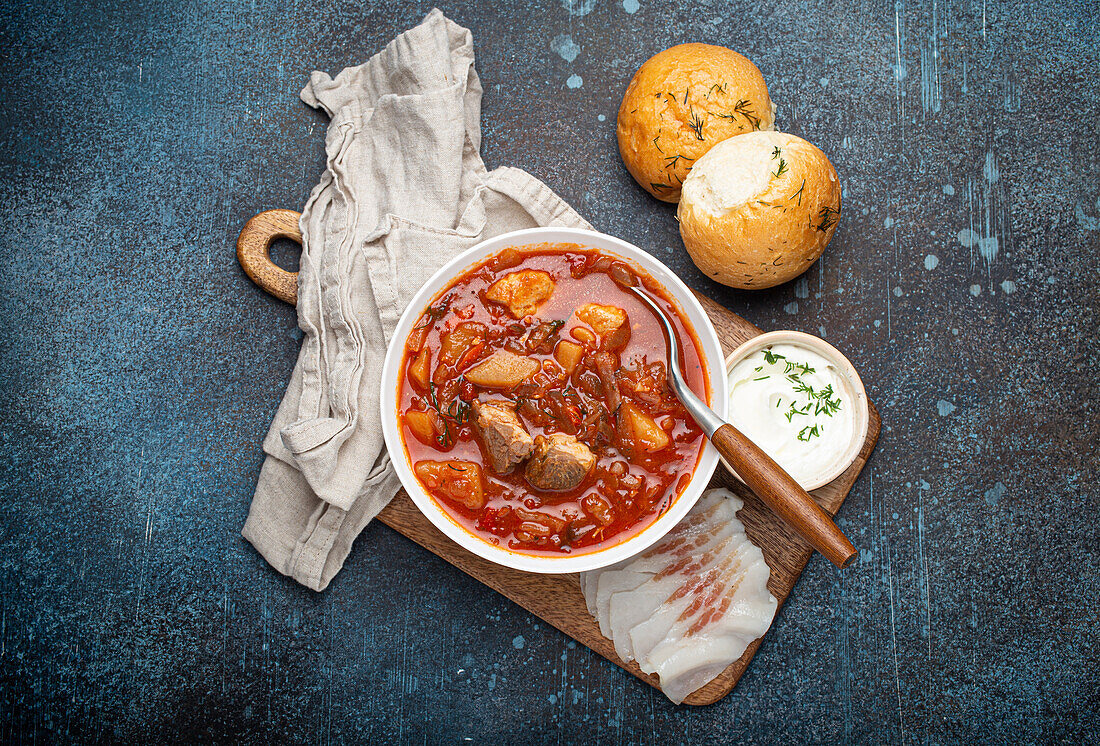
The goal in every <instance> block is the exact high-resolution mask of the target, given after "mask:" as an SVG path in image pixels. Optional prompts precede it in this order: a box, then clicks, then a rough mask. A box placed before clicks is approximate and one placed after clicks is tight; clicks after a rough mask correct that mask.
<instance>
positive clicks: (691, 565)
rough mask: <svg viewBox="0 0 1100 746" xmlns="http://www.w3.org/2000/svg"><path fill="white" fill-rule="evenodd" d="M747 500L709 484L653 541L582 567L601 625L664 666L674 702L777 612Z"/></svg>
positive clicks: (647, 664) (622, 648)
mask: <svg viewBox="0 0 1100 746" xmlns="http://www.w3.org/2000/svg"><path fill="white" fill-rule="evenodd" d="M740 508H741V501H740V500H739V499H737V498H736V497H734V496H733V495H732V494H731V493H730V492H728V491H726V490H711V491H710V492H708V493H706V494H704V495H703V497H701V498H700V500H699V502H698V503H697V504H696V505H695V507H694V508H692V510H691V512H690V513H688V515H687V516H686V517H685V518H684V520H683V521H681V523H680V524H679V525H678V526H676V527H675V528H673V529H672V531H670V532H669V533H668V534H667V535H666V536H664V537H663V538H662V539H661V540H660V541H659V542H657V543H656V544H655V545H654V546H653V547H651V548H650V549H648V550H646V551H645V552H643V553H642V554H640V555H638V556H637V557H633V558H631V559H628V560H625V561H623V562H620V563H619V564H618V565H615V566H614V567H611V568H607V569H604V570H596V571H592V572H590V573H585V574H584V575H582V580H581V583H582V588H583V590H584V593H585V600H586V601H587V603H588V605H589V610H590V611H593V612H594V615H595V617H596V619H597V621H599V623H600V631H601V632H602V633H603V634H604V635H605V636H607V637H609V638H610V639H611V641H612V642H613V643H614V644H615V650H616V652H617V653H618V654H619V656H620V657H621V658H622V659H623V660H637V661H638V664H639V666H640V667H641V669H642V670H643V671H645V672H647V673H656V674H657V675H658V676H659V677H660V680H661V689H662V691H664V693H665V694H666V695H667V696H668V698H669V699H671V700H672V701H673V702H676V703H680V702H682V701H683V700H684V698H685V697H687V696H688V695H690V694H691V693H692V692H694V691H696V690H697V689H699V688H700V687H702V686H704V685H705V684H706V683H707V682H709V681H710V680H712V679H713V678H714V677H715V676H717V675H718V674H720V673H721V672H722V671H723V670H724V669H725V668H726V667H727V666H729V665H730V664H731V663H732V662H733V661H735V660H737V659H738V658H739V657H741V655H743V654H744V652H745V649H746V648H747V647H748V646H749V645H750V644H752V641H753V640H755V639H757V638H758V637H760V636H761V635H762V634H764V633H765V632H766V631H767V630H768V627H769V626H770V625H771V622H772V619H773V618H774V616H775V610H776V607H777V605H778V604H777V603H776V600H775V598H773V597H772V595H771V593H769V592H768V589H767V583H768V578H769V577H770V575H771V571H770V569H769V568H768V565H767V563H766V562H765V561H764V556H763V554H762V553H761V551H760V549H759V548H758V547H756V546H755V545H754V544H753V543H752V542H751V541H750V540H749V538H748V536H747V535H746V534H745V529H744V526H743V525H742V524H741V522H740V521H739V520H738V519H737V516H736V511H737V510H739V509H740ZM585 576H587V577H585Z"/></svg>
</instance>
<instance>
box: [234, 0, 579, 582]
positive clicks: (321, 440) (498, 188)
mask: <svg viewBox="0 0 1100 746" xmlns="http://www.w3.org/2000/svg"><path fill="white" fill-rule="evenodd" d="M473 65H474V49H473V39H472V37H471V35H470V32H469V31H468V30H467V29H464V28H462V27H460V26H458V25H457V24H455V23H454V22H452V21H451V20H449V19H448V18H446V17H445V16H444V15H443V14H442V13H441V12H440V11H439V10H438V9H436V10H433V11H432V12H431V13H429V14H428V15H427V17H426V18H425V19H424V21H423V22H422V23H421V24H420V25H419V26H417V27H416V28H413V29H411V30H409V31H406V32H405V33H403V34H401V35H400V36H398V37H397V38H396V39H394V40H393V41H392V42H390V44H389V45H388V46H387V47H386V48H385V49H384V50H382V51H381V52H379V53H378V54H376V55H375V56H374V57H372V58H371V59H370V60H369V61H368V62H367V63H365V64H363V65H360V66H359V67H352V68H347V69H346V70H344V71H343V72H341V73H340V74H339V75H337V76H336V78H335V79H333V78H330V77H329V76H328V75H325V74H324V73H320V72H315V73H313V76H312V79H311V80H310V83H309V85H307V86H306V88H305V90H303V91H302V100H304V101H305V102H306V103H307V104H309V105H310V106H313V107H317V108H321V109H324V110H325V111H326V112H327V113H328V114H329V116H330V117H331V118H332V119H331V122H330V124H329V128H328V136H327V138H326V143H325V149H326V152H327V156H328V167H327V169H326V170H325V173H324V175H323V176H322V177H321V183H320V184H318V185H317V187H316V188H315V189H314V190H313V193H312V194H311V195H310V199H309V202H308V203H307V204H306V207H305V210H304V211H303V212H302V218H301V228H302V237H303V242H302V257H301V262H300V271H299V274H298V325H299V326H300V327H301V328H302V331H303V332H305V337H304V340H303V342H302V349H301V352H300V353H299V355H298V362H297V365H296V366H295V368H294V373H293V374H292V376H291V379H290V385H289V387H288V388H287V392H286V396H285V397H284V398H283V401H282V404H281V405H280V406H279V410H278V412H277V413H276V415H275V421H274V422H273V423H272V425H271V429H270V430H269V431H268V434H267V438H266V439H265V440H264V452H265V453H266V454H267V458H266V460H265V461H264V465H263V468H262V470H261V472H260V478H259V482H258V484H257V485H256V494H255V497H254V498H253V500H252V507H251V510H250V511H249V514H248V519H247V521H246V522H245V525H244V531H243V534H244V537H245V538H246V539H248V540H249V541H250V542H252V544H253V546H255V547H256V549H258V550H259V552H260V553H261V554H262V555H263V556H264V558H265V559H266V560H267V561H268V562H269V563H271V565H272V566H273V567H274V568H275V569H277V570H278V571H279V572H281V573H283V574H285V575H289V576H290V577H292V578H294V579H295V580H297V581H298V582H299V583H302V584H303V585H306V586H308V587H310V588H313V589H315V590H322V589H323V588H325V587H326V586H327V585H328V584H329V581H331V580H332V578H333V576H334V575H335V574H336V573H337V572H338V571H339V570H340V567H341V566H342V565H343V563H344V559H345V558H346V557H347V555H348V552H349V551H350V549H351V544H352V542H353V541H354V539H355V537H356V536H357V535H358V534H359V532H360V531H362V530H363V527H364V526H365V525H366V524H367V523H368V522H369V521H370V520H371V519H372V518H373V517H374V516H375V515H377V514H378V512H379V511H380V510H381V509H382V508H383V507H385V506H386V504H387V503H388V502H389V501H390V500H391V499H392V498H393V496H394V494H395V493H396V492H397V490H398V488H399V487H400V485H399V483H398V480H397V476H396V474H395V473H394V471H393V469H392V468H391V467H390V463H389V457H388V455H387V454H386V448H385V444H384V443H383V440H382V428H381V424H380V421H379V417H380V414H379V381H380V379H381V370H382V361H383V358H384V357H385V352H386V344H387V342H388V341H389V337H390V335H391V334H392V332H393V329H394V327H395V326H396V324H397V320H398V318H399V317H400V315H401V312H402V311H403V310H404V308H405V305H406V304H407V303H408V301H409V299H410V298H411V297H412V295H413V293H415V292H416V291H417V290H418V289H419V288H420V287H421V285H422V284H423V283H424V282H425V281H426V280H427V279H428V278H429V277H430V276H431V275H432V273H433V272H434V271H435V270H436V269H438V268H439V267H440V266H441V265H442V264H444V263H445V262H446V261H447V260H448V259H450V258H451V257H453V256H454V255H455V254H457V253H459V252H461V251H463V250H464V249H467V248H469V247H471V246H473V245H474V244H476V243H478V242H480V241H482V240H484V239H487V238H490V237H492V236H495V235H499V234H500V233H504V232H507V231H511V230H517V229H520V228H532V227H536V226H541V225H563V226H576V227H584V228H587V227H589V226H588V224H587V223H586V222H585V221H584V220H583V219H582V218H581V217H580V216H579V215H578V214H577V213H576V212H574V211H573V209H572V208H571V207H569V205H568V204H566V203H565V202H564V201H563V200H562V199H561V198H560V197H558V196H557V195H556V194H554V192H552V191H551V190H550V189H549V188H548V187H547V186H546V185H545V184H543V183H542V182H540V181H538V180H537V179H535V178H534V177H532V176H530V175H529V174H527V173H525V172H524V171H521V170H519V169H515V168H498V169H496V170H494V171H491V172H490V171H487V170H486V168H485V164H484V163H483V162H482V160H481V155H480V153H479V149H480V145H481V131H480V126H479V120H480V115H481V83H480V81H479V80H478V76H477V73H476V72H475V71H474V67H473Z"/></svg>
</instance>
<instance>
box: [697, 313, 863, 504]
mask: <svg viewBox="0 0 1100 746" xmlns="http://www.w3.org/2000/svg"><path fill="white" fill-rule="evenodd" d="M781 344H784V345H795V346H798V347H803V348H805V349H808V350H810V351H811V352H815V353H817V354H818V355H820V356H821V357H823V358H825V359H826V360H828V361H829V362H830V363H833V365H835V366H836V370H837V372H838V373H839V374H840V377H841V379H842V380H843V381H844V383H845V386H846V388H847V391H846V392H845V394H846V397H845V398H847V399H848V400H850V401H851V402H852V403H853V406H854V412H855V420H854V428H853V431H852V435H851V439H850V441H849V442H848V444H847V447H846V448H845V449H844V450H843V451H841V452H840V453H839V454H838V455H837V457H836V458H835V459H834V460H833V461H832V462H831V463H830V464H829V466H828V467H827V468H825V469H823V470H821V471H820V472H819V473H818V475H816V476H815V477H814V478H813V479H812V480H807V481H803V480H798V481H799V484H801V485H802V488H803V489H805V490H807V491H809V490H816V489H818V488H819V487H824V486H825V485H827V484H828V483H829V482H832V481H833V480H834V479H836V478H837V477H839V476H840V475H841V474H843V473H844V472H845V471H846V470H847V469H848V467H849V466H851V465H852V462H853V461H855V460H856V457H857V456H858V455H859V452H860V451H861V450H862V449H863V444H864V442H866V440H867V430H868V428H869V426H870V419H871V416H870V409H869V408H868V405H867V391H866V389H864V387H863V381H861V380H860V378H859V373H857V372H856V369H855V367H854V366H853V365H852V364H851V363H850V362H849V361H848V358H846V357H844V355H842V354H841V353H840V351H839V350H837V349H836V348H835V347H833V346H832V345H831V344H829V343H828V342H826V341H825V340H823V339H821V338H819V337H815V336H813V335H812V334H806V333H804V332H796V331H787V330H780V331H774V332H768V333H766V334H761V335H760V336H758V337H753V338H752V339H750V340H749V341H748V342H745V343H744V344H742V345H741V346H740V347H738V348H737V349H736V350H734V351H733V352H731V353H730V354H729V356H727V357H726V384H727V390H728V388H729V376H730V374H731V373H732V372H733V369H734V368H735V367H736V366H737V364H738V363H740V362H741V361H742V360H744V359H745V358H747V357H749V356H750V355H752V354H754V353H756V352H759V351H760V350H762V349H764V348H770V347H772V346H775V345H781ZM727 396H728V394H727ZM726 404H727V407H732V404H731V403H730V402H727V403H726ZM727 411H730V414H729V416H728V417H727V422H731V423H732V419H733V413H732V410H729V409H727ZM733 424H735V423H733ZM735 426H736V425H735ZM769 455H770V454H769ZM719 458H720V459H721V461H722V465H723V466H724V467H726V469H727V470H728V471H729V472H730V473H731V474H733V476H735V477H737V479H738V480H740V479H741V477H740V476H739V475H738V474H737V472H736V471H735V470H734V469H733V467H731V466H730V465H729V463H728V462H727V461H726V460H725V459H724V458H721V457H719Z"/></svg>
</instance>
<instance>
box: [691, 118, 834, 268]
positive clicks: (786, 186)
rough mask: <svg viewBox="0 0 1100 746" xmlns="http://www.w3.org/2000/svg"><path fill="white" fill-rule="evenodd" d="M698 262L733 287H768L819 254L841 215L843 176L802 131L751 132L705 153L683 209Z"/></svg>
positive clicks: (693, 173)
mask: <svg viewBox="0 0 1100 746" xmlns="http://www.w3.org/2000/svg"><path fill="white" fill-rule="evenodd" d="M677 217H678V219H679V221H680V235H681V236H682V237H683V239H684V246H686V247H687V250H688V253H689V254H691V258H692V260H693V261H694V262H695V264H696V266H698V267H699V269H701V270H702V271H703V272H705V273H706V274H707V275H708V276H709V277H711V278H712V279H714V280H716V281H717V282H720V283H722V284H724V285H730V286H732V287H735V288H746V289H758V288H770V287H772V286H774V285H779V284H780V283H783V282H787V281H788V280H790V279H793V278H795V277H797V276H798V275H800V274H802V273H803V272H805V271H806V269H808V268H809V266H810V265H811V264H813V263H814V262H815V261H817V258H818V257H819V256H821V252H823V251H824V250H825V246H826V245H827V244H828V243H829V239H831V238H832V237H833V232H834V231H835V230H836V224H837V220H838V219H839V217H840V181H839V180H838V179H837V175H836V169H835V168H833V164H832V163H830V162H829V159H828V158H826V157H825V154H824V153H822V152H821V151H820V150H818V149H817V148H816V147H814V146H813V145H811V144H810V143H808V142H806V141H805V140H803V139H802V138H801V137H796V136H794V135H788V134H785V133H783V132H752V133H748V134H744V135H739V136H737V137H731V138H729V139H728V140H725V141H723V142H721V143H719V144H718V145H715V146H714V147H713V148H711V149H710V151H708V152H707V154H706V155H704V156H703V157H702V158H700V159H699V160H698V161H697V162H696V163H695V166H694V167H693V168H692V170H691V173H690V174H688V177H687V179H685V180H684V186H683V194H682V196H681V198H680V206H679V209H678V210H677Z"/></svg>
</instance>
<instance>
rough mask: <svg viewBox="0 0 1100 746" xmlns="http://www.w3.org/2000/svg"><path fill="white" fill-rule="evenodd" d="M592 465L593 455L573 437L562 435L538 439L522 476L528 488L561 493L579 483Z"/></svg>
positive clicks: (590, 469) (542, 436) (594, 456)
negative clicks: (524, 477)
mask: <svg viewBox="0 0 1100 746" xmlns="http://www.w3.org/2000/svg"><path fill="white" fill-rule="evenodd" d="M595 464H596V455H595V454H594V453H592V451H591V449H589V447H588V446H586V445H585V444H584V443H582V442H580V441H579V440H577V438H576V437H574V436H572V435H566V434H565V433H553V434H552V435H550V436H545V435H540V436H539V437H538V438H536V439H535V452H534V453H533V454H531V458H530V460H529V461H528V462H527V468H526V469H525V471H524V475H525V476H526V477H527V481H528V482H529V483H530V484H531V486H532V487H535V488H537V489H540V490H547V491H550V492H562V491H565V490H571V489H574V488H575V487H577V486H578V485H579V484H580V483H581V482H583V481H584V478H585V477H587V476H588V473H589V472H590V471H592V467H593V466H595Z"/></svg>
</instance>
